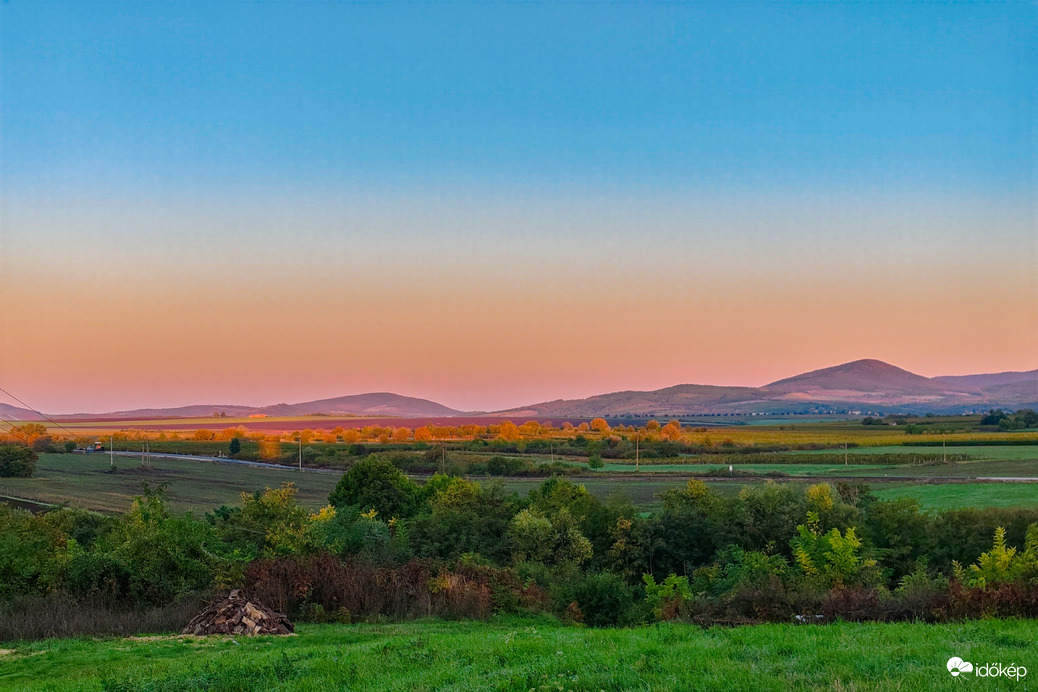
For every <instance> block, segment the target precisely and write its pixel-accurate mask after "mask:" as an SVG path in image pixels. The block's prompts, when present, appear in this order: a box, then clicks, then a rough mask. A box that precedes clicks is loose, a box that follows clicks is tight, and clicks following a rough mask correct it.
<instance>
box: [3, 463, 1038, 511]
mask: <svg viewBox="0 0 1038 692" xmlns="http://www.w3.org/2000/svg"><path fill="white" fill-rule="evenodd" d="M116 466H117V467H118V471H117V472H116V473H108V470H109V461H108V457H107V456H104V455H89V456H88V455H80V454H75V455H68V454H41V455H40V461H39V463H38V465H37V471H36V475H35V476H34V477H33V478H4V479H0V496H7V497H15V498H24V499H28V500H36V501H39V502H45V503H50V504H61V503H65V502H67V503H69V504H71V505H73V506H76V507H83V508H86V509H93V510H98V511H106V512H115V511H123V510H125V509H126V508H128V507H129V506H130V502H131V500H132V499H133V496H134V495H139V494H140V492H141V483H148V484H149V485H150V486H152V487H154V486H156V485H158V484H159V483H163V482H165V483H168V486H167V489H166V493H167V497H168V498H169V500H170V502H171V503H172V505H173V507H174V508H176V509H178V510H191V511H194V512H196V513H201V512H206V511H209V510H212V509H213V508H215V507H219V506H220V505H222V504H234V503H237V502H238V501H239V499H240V493H242V492H254V491H256V490H263V489H264V488H266V487H268V486H269V487H277V486H278V485H280V484H281V483H282V482H284V481H291V482H293V483H295V484H296V486H297V487H298V488H299V497H300V500H301V502H302V503H303V504H304V505H305V506H307V507H311V508H317V507H320V506H322V505H324V504H325V503H326V502H327V498H328V495H329V493H331V491H332V489H333V488H334V487H335V484H336V482H338V479H339V475H338V474H336V473H309V472H305V473H299V472H298V471H295V470H293V469H291V468H285V469H266V468H256V467H250V466H236V465H231V464H220V463H208V462H200V461H187V460H181V459H165V458H156V459H154V460H153V467H154V468H151V469H143V468H141V466H140V460H139V459H136V458H128V457H122V458H120V457H116ZM613 466H618V467H622V468H618V469H614V468H613ZM738 468H739V470H740V471H741V472H747V471H749V472H753V473H758V474H761V477H760V478H759V479H752V478H744V479H742V480H736V481H732V482H717V483H712V484H711V485H712V487H714V488H715V489H716V490H718V491H719V492H722V493H725V494H732V493H737V492H738V491H739V489H740V488H741V487H743V486H744V485H747V484H757V483H762V482H764V481H765V480H766V474H768V473H772V472H779V473H784V474H788V476H789V477H791V478H804V479H806V478H811V477H813V476H829V477H840V476H875V477H882V476H884V475H886V476H916V477H919V476H932V477H935V478H936V477H960V478H975V477H977V476H993V477H998V476H1038V461H1026V460H1023V459H1005V460H992V461H969V462H959V463H949V464H937V465H918V464H917V465H903V466H875V465H868V464H860V465H852V466H843V465H837V466H831V465H827V464H826V465H823V464H818V465H811V464H741V465H739V467H738ZM643 470H650V471H652V472H655V473H658V474H659V475H656V476H635V475H633V474H631V475H630V477H629V478H625V477H612V478H611V477H608V476H605V475H603V476H602V477H598V478H596V477H594V476H591V477H576V478H573V479H572V480H573V481H574V482H575V483H580V484H583V485H584V486H585V487H587V489H588V490H589V491H591V492H592V493H594V494H595V495H597V496H598V497H600V498H603V499H605V498H606V497H608V496H609V495H610V494H613V493H620V494H623V495H626V496H628V497H630V498H631V500H632V501H634V503H635V504H636V505H638V506H639V507H642V508H645V509H652V508H655V507H658V506H659V499H658V498H657V495H658V494H659V493H661V492H663V491H665V490H668V489H670V488H676V487H680V486H683V485H684V484H685V480H684V479H683V478H681V477H677V476H678V474H679V473H690V472H692V473H704V472H713V473H717V474H719V475H725V474H726V473H727V471H728V467H727V466H719V465H705V464H668V465H663V464H660V465H655V466H647V467H643ZM629 471H633V466H627V465H624V464H616V465H614V464H607V465H606V467H605V468H604V469H602V471H599V472H598V473H602V474H605V473H612V474H614V476H616V475H619V474H620V473H626V472H629ZM667 473H672V474H674V475H675V476H676V477H674V478H668V477H667ZM776 480H779V481H781V480H782V479H781V478H777V479H776ZM543 482H544V479H543V478H523V479H508V480H506V481H505V487H506V489H507V490H514V491H516V492H518V493H519V494H521V495H525V494H526V493H528V492H529V491H530V490H532V489H533V488H535V487H537V486H539V485H540V484H541V483H543ZM874 490H875V492H876V493H877V494H878V495H879V496H880V497H896V496H903V495H908V496H912V497H917V498H919V500H920V502H921V504H922V505H923V507H925V508H928V509H947V508H949V507H969V506H972V507H1032V506H1038V484H1021V485H1008V484H987V483H971V484H954V485H906V484H896V485H895V484H890V485H888V484H886V483H876V484H875V485H874Z"/></svg>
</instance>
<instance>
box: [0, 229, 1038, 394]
mask: <svg viewBox="0 0 1038 692" xmlns="http://www.w3.org/2000/svg"><path fill="white" fill-rule="evenodd" d="M1023 218H1024V219H1025V222H1026V217H1023ZM722 221H723V220H722ZM780 221H781V220H780ZM794 221H795V217H789V218H787V219H786V220H785V221H782V223H785V224H787V225H793V223H794ZM816 221H817V220H816ZM443 223H444V224H446V221H444V222H443ZM712 223H715V224H717V225H718V227H720V226H721V221H717V220H714V221H713V222H712ZM617 225H618V226H622V225H623V224H622V223H620V222H617ZM630 225H631V227H637V224H636V219H635V220H632V221H630ZM816 226H817V227H816V228H814V230H812V228H806V230H805V229H801V230H800V231H799V232H798V233H796V234H785V235H779V236H774V237H773V236H771V235H769V234H768V233H766V232H765V231H761V230H755V229H749V230H747V229H746V228H745V227H743V228H742V230H740V229H739V227H736V228H735V230H734V231H731V228H729V231H731V232H729V233H728V234H727V235H724V234H719V235H716V236H714V235H710V234H706V235H704V234H702V233H700V234H699V235H698V236H695V238H694V239H692V240H690V239H689V238H690V237H691V236H688V235H687V234H682V233H681V231H680V228H679V227H678V224H677V222H675V221H667V223H666V224H663V225H662V226H661V227H658V228H654V229H651V230H652V231H653V233H652V238H651V239H645V240H639V239H638V236H635V235H631V236H630V237H625V236H619V235H612V236H610V235H606V236H599V237H597V238H596V237H595V236H594V235H593V234H592V235H590V236H589V237H588V238H581V239H579V242H578V240H576V239H574V234H572V233H571V234H570V236H567V237H563V238H559V239H554V238H553V237H552V236H551V235H550V234H549V233H547V232H544V231H543V229H541V231H540V233H539V234H528V235H525V236H524V235H521V234H518V235H516V234H512V235H508V236H507V237H502V238H499V239H493V238H490V237H487V238H482V239H481V238H480V237H479V236H478V235H475V234H469V235H465V234H460V235H459V234H454V235H451V234H449V233H442V234H439V235H432V236H413V237H410V238H409V239H408V238H404V237H401V236H399V235H392V234H390V235H388V236H385V237H384V239H383V240H382V241H378V242H376V241H372V243H369V244H360V243H357V242H355V241H351V242H344V241H342V240H341V239H340V240H336V239H335V238H334V237H329V238H326V239H325V240H324V241H323V245H322V244H316V243H312V244H307V243H306V242H305V241H300V242H299V245H298V247H296V248H295V250H293V251H292V253H291V254H286V252H287V248H288V247H289V246H290V245H291V243H292V238H291V236H290V235H288V234H285V233H282V234H277V233H273V234H271V233H268V234H267V235H265V236H264V235H258V236H257V237H256V238H255V240H254V241H253V242H252V243H251V244H250V243H249V242H246V241H245V240H244V239H243V240H242V241H241V242H240V243H234V244H231V245H230V246H228V245H226V244H217V245H212V246H209V247H207V246H205V244H204V243H202V242H201V241H200V240H199V239H198V238H197V237H194V238H193V237H187V236H185V237H183V238H182V239H181V241H182V242H180V243H158V242H155V241H152V242H147V243H144V242H142V243H141V244H140V245H139V246H134V244H133V243H117V242H114V236H113V235H112V234H113V233H114V232H111V233H109V235H108V236H103V237H102V238H100V240H103V241H104V242H99V243H95V244H91V245H90V246H89V247H83V246H71V245H69V246H66V245H62V244H60V243H57V242H55V241H54V237H53V236H51V237H50V238H49V239H48V238H45V240H46V242H40V243H39V244H34V243H33V242H32V241H31V240H30V239H24V240H23V242H22V243H21V245H20V248H19V249H20V250H21V253H20V254H19V258H18V261H12V259H11V257H8V258H6V259H5V260H4V265H3V269H4V272H3V276H2V279H0V296H3V303H2V305H0V320H2V321H0V325H2V327H3V329H2V333H0V380H2V382H3V385H2V386H4V387H5V388H8V389H10V390H11V391H12V392H14V393H16V394H18V395H19V396H20V397H22V398H24V399H25V400H26V401H28V402H29V403H31V404H32V405H34V406H36V407H37V408H40V409H42V410H45V411H48V412H53V413H71V412H104V411H112V410H119V409H130V408H138V407H166V406H179V405H187V404H197V403H204V404H210V403H211V404H247V405H264V404H273V403H278V402H290V403H291V402H298V401H306V400H312V399H319V398H327V397H334V396H341V395H345V394H356V393H362V392H370V391H392V392H396V393H399V394H405V395H409V396H418V397H422V398H428V399H432V400H435V401H438V402H440V403H443V404H445V405H447V406H451V407H453V408H456V409H460V410H495V409H502V408H509V407H514V406H521V405H526V404H532V403H536V402H540V401H545V400H551V399H557V398H575V397H584V396H589V395H592V394H599V393H604V392H609V391H616V390H620V389H656V388H660V387H665V386H670V385H674V384H681V383H698V384H721V385H725V384H728V385H762V384H765V383H767V382H771V381H774V380H777V379H781V378H783V377H788V376H790V375H794V374H797V373H799V372H804V371H807V370H813V369H817V368H822V367H827V366H830V365H835V364H838V363H841V362H846V361H849V360H854V359H858V358H878V359H880V360H884V361H887V362H890V363H892V364H894V365H897V366H899V367H903V368H905V369H908V370H911V371H913V372H917V373H919V374H922V375H927V376H936V375H945V374H965V373H976V372H998V371H1004V370H1026V369H1032V368H1038V349H1036V348H1035V344H1036V343H1038V297H1036V294H1038V291H1036V286H1035V276H1034V271H1033V269H1034V266H1036V265H1035V257H1036V255H1035V249H1034V247H1033V244H1032V245H1031V246H1028V243H1027V240H1026V235H1021V237H1022V238H1024V240H1023V242H1022V244H1021V245H1020V246H1019V249H1018V250H1017V251H1013V250H1012V248H1009V249H1007V248H1006V247H1004V246H1002V245H989V244H985V243H984V242H983V235H980V236H979V238H980V239H981V242H979V243H977V244H976V245H973V244H972V241H970V243H967V242H965V241H956V240H954V239H952V240H946V242H945V243H944V245H941V244H940V242H939V240H940V237H939V234H937V236H935V235H934V234H935V233H936V231H926V229H925V228H921V229H919V231H918V233H917V237H916V239H915V240H912V239H908V238H907V237H906V238H903V239H901V240H897V238H898V236H897V235H896V234H894V232H893V231H890V232H889V233H888V234H887V235H883V234H880V235H878V236H877V237H876V238H875V239H873V240H871V241H870V242H869V243H862V242H861V241H860V240H857V239H856V237H855V236H854V233H850V232H847V233H844V234H843V235H842V237H841V238H839V239H837V238H835V237H833V236H832V233H831V232H830V231H829V230H828V227H827V226H826V225H825V224H821V225H819V224H817V223H816ZM761 228H766V226H764V225H762V226H761ZM1010 228H1011V230H1012V227H1010ZM520 230H521V229H520ZM852 230H853V229H852ZM1014 232H1015V233H1021V234H1025V231H1019V230H1016V231H1014ZM44 235H45V236H46V234H44ZM578 235H579V234H578ZM919 236H921V238H920V237H919ZM372 237H377V236H372ZM975 237H977V236H975ZM935 238H936V239H935ZM380 243H381V244H380ZM106 251H108V252H107V257H106ZM9 403H14V402H9Z"/></svg>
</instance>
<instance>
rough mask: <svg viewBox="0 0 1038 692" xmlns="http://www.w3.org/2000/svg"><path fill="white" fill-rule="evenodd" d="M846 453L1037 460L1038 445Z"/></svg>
mask: <svg viewBox="0 0 1038 692" xmlns="http://www.w3.org/2000/svg"><path fill="white" fill-rule="evenodd" d="M834 452H839V453H842V452H843V450H842V449H823V450H812V451H805V452H797V453H798V454H833V453H834ZM847 453H848V454H944V453H948V454H968V455H970V457H971V458H975V459H1015V460H1022V461H1027V460H1030V461H1038V445H1030V444H1027V445H974V446H970V445H948V446H947V447H943V446H941V445H928V446H918V447H917V446H914V445H912V446H908V447H903V446H900V445H890V446H885V447H882V446H877V447H852V448H851V449H848V450H847Z"/></svg>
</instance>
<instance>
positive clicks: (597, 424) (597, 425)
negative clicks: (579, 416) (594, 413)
mask: <svg viewBox="0 0 1038 692" xmlns="http://www.w3.org/2000/svg"><path fill="white" fill-rule="evenodd" d="M591 429H592V430H594V431H595V432H600V433H607V432H609V429H610V428H609V423H606V421H605V418H595V419H594V420H593V421H591Z"/></svg>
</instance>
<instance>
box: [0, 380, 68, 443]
mask: <svg viewBox="0 0 1038 692" xmlns="http://www.w3.org/2000/svg"><path fill="white" fill-rule="evenodd" d="M0 392H3V393H4V394H6V395H7V396H9V397H11V398H12V399H14V400H15V401H17V402H18V403H19V404H21V405H22V406H24V407H25V408H27V409H29V410H30V411H32V412H33V413H35V414H36V415H37V416H39V417H40V418H43V419H44V420H48V421H50V422H51V423H53V424H54V425H56V426H58V427H59V428H61V429H62V430H64V431H65V432H67V433H68V434H69V435H73V436H76V433H74V432H72V431H71V430H69V429H68V428H66V427H65V426H64V425H62V424H61V423H59V422H58V421H56V420H54V419H53V418H51V417H50V416H48V415H46V414H44V413H40V412H39V411H37V410H36V409H34V408H33V407H32V406H29V404H27V403H25V402H24V401H22V400H21V399H19V398H18V397H16V396H15V395H14V394H11V392H9V391H7V390H6V389H4V388H3V387H0Z"/></svg>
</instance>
